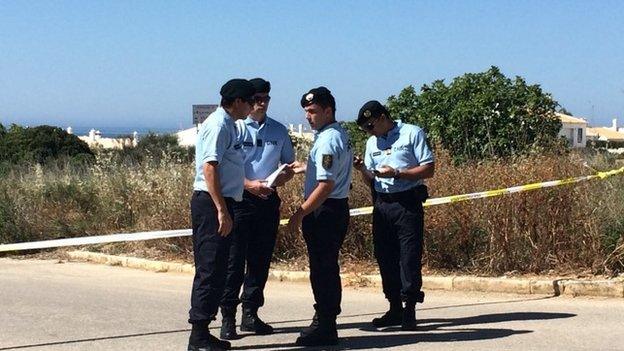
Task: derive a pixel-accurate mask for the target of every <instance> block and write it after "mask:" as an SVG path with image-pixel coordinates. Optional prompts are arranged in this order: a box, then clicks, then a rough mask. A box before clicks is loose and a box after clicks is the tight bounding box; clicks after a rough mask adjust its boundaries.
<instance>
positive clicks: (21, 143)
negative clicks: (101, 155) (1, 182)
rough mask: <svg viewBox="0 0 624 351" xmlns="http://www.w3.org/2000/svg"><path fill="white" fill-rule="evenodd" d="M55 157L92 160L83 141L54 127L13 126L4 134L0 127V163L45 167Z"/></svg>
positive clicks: (91, 154)
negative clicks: (42, 164)
mask: <svg viewBox="0 0 624 351" xmlns="http://www.w3.org/2000/svg"><path fill="white" fill-rule="evenodd" d="M59 157H68V158H77V159H81V160H84V159H93V152H92V151H91V149H89V146H88V145H87V144H86V143H85V142H84V141H82V140H80V139H79V138H78V137H77V136H75V135H72V134H68V133H67V132H66V131H64V130H63V129H61V128H58V127H52V126H46V125H42V126H37V127H32V128H28V127H21V126H19V125H16V124H13V125H11V127H10V128H9V130H8V131H7V130H6V129H5V128H4V126H1V125H0V161H5V162H8V163H20V162H24V161H26V162H37V163H45V162H47V161H48V160H51V159H56V158H59Z"/></svg>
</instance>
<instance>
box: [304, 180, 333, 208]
mask: <svg viewBox="0 0 624 351" xmlns="http://www.w3.org/2000/svg"><path fill="white" fill-rule="evenodd" d="M335 184H336V183H335V182H334V181H333V180H319V181H318V185H317V186H316V188H314V190H313V191H312V193H311V194H310V196H308V199H307V200H305V202H304V203H303V204H301V206H300V207H299V209H297V212H300V215H301V216H302V217H305V216H307V215H308V214H310V213H312V212H313V211H314V210H316V209H317V208H319V207H320V206H321V204H322V203H323V202H325V200H327V198H328V197H329V194H331V192H332V190H334V185H335Z"/></svg>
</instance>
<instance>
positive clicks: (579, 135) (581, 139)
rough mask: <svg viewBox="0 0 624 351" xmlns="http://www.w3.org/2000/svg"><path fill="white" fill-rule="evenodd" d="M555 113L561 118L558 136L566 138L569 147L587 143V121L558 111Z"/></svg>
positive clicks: (581, 145)
mask: <svg viewBox="0 0 624 351" xmlns="http://www.w3.org/2000/svg"><path fill="white" fill-rule="evenodd" d="M555 114H556V115H557V117H559V119H560V120H561V130H560V131H559V136H562V137H564V138H566V139H567V140H568V143H569V145H570V147H585V146H586V144H587V121H586V120H585V119H583V118H578V117H573V116H569V115H566V114H563V113H559V112H557V113H555Z"/></svg>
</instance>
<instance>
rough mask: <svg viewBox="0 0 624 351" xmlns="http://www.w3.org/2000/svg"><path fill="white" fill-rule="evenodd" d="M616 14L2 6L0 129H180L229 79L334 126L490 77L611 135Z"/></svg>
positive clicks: (490, 6) (623, 12) (523, 9)
mask: <svg viewBox="0 0 624 351" xmlns="http://www.w3.org/2000/svg"><path fill="white" fill-rule="evenodd" d="M623 23H624V2H622V1H596V2H589V1H431V2H424V1H422V2H421V1H388V2H381V1H301V2H299V1H283V2H278V1H254V2H236V1H223V2H221V1H218V2H217V1H215V2H213V1H156V0H150V1H113V0H110V1H85V0H82V1H20V0H15V1H12V0H3V1H0V123H3V124H5V125H6V124H10V123H19V124H25V125H36V124H53V125H59V126H67V125H71V126H74V127H75V128H76V127H96V128H105V127H111V126H112V127H123V128H125V127H127V128H129V129H133V128H139V127H140V128H150V127H153V128H154V129H157V128H178V127H180V126H182V127H188V126H189V125H190V123H191V117H192V116H191V105H193V104H201V103H217V102H218V101H219V94H218V92H219V88H220V87H221V85H222V84H223V83H224V82H225V81H227V80H228V79H230V78H235V77H243V78H254V77H257V76H260V77H264V78H266V79H268V80H270V81H271V83H272V86H273V90H272V92H271V95H272V97H273V100H272V101H271V109H270V111H269V113H270V115H273V116H275V117H276V118H277V119H278V120H281V121H284V122H304V123H305V120H304V118H303V113H302V110H301V108H300V107H299V99H300V97H301V95H302V94H303V93H304V92H306V91H307V90H309V89H310V88H312V87H316V86H319V85H325V86H327V87H328V88H329V89H330V90H332V92H333V93H334V95H335V96H336V99H337V109H338V111H337V112H338V113H337V115H338V119H339V120H350V119H353V118H354V117H355V115H356V113H357V111H358V109H359V107H360V106H361V105H362V104H363V103H364V102H365V101H367V100H370V99H378V100H381V101H385V100H386V99H387V97H388V96H389V95H392V94H397V93H399V92H400V91H401V89H402V88H404V87H405V86H408V85H410V84H411V85H414V86H416V87H417V88H419V87H420V86H421V85H422V84H425V83H430V82H432V81H433V80H435V79H446V80H447V81H449V80H450V79H452V78H453V77H455V76H458V75H462V74H464V73H466V72H481V71H484V70H487V69H488V68H489V67H490V66H491V65H496V66H498V67H500V68H501V70H502V71H503V73H504V74H505V75H507V76H509V77H513V76H515V75H520V76H523V77H524V78H526V80H527V82H528V83H531V84H540V85H541V86H542V87H543V89H544V90H545V91H547V92H550V93H551V94H552V95H553V96H554V98H555V99H556V100H557V101H559V102H560V103H561V104H562V105H563V106H564V107H565V108H566V109H568V110H570V111H572V112H573V113H574V114H575V115H578V116H583V117H587V118H588V119H589V120H590V122H591V123H592V124H594V125H607V124H610V123H611V119H612V118H614V117H619V118H620V121H621V122H620V123H621V124H624V24H623Z"/></svg>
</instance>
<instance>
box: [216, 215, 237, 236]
mask: <svg viewBox="0 0 624 351" xmlns="http://www.w3.org/2000/svg"><path fill="white" fill-rule="evenodd" d="M217 219H218V220H219V230H218V232H219V235H221V236H223V237H226V236H228V235H230V232H231V231H232V227H233V226H234V223H233V222H232V217H230V213H229V212H228V211H227V210H225V211H219V212H218V213H217Z"/></svg>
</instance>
